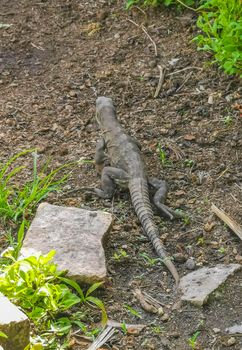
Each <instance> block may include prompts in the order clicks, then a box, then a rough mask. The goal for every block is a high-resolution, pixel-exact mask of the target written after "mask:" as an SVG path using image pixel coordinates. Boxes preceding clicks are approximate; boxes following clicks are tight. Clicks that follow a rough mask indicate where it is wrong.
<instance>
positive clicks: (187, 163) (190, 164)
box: [184, 159, 195, 168]
mask: <svg viewBox="0 0 242 350" xmlns="http://www.w3.org/2000/svg"><path fill="white" fill-rule="evenodd" d="M194 164H195V162H194V160H192V159H185V160H184V166H185V167H187V168H192V167H193V166H194Z"/></svg>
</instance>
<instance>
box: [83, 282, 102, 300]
mask: <svg viewBox="0 0 242 350" xmlns="http://www.w3.org/2000/svg"><path fill="white" fill-rule="evenodd" d="M102 285H103V282H97V283H94V284H93V285H91V287H90V288H89V289H88V290H87V292H86V297H87V296H88V295H90V294H92V293H93V292H94V291H95V290H96V289H97V288H99V287H100V286H102Z"/></svg>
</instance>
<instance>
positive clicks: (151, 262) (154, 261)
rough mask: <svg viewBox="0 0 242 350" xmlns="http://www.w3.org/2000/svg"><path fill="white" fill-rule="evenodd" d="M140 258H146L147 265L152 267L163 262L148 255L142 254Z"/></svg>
mask: <svg viewBox="0 0 242 350" xmlns="http://www.w3.org/2000/svg"><path fill="white" fill-rule="evenodd" d="M140 256H142V258H144V260H145V262H146V264H147V265H148V266H150V267H151V266H155V265H156V264H157V263H159V262H161V261H162V260H161V259H160V258H155V259H153V258H151V257H149V255H148V254H146V253H140Z"/></svg>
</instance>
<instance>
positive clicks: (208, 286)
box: [179, 264, 242, 306]
mask: <svg viewBox="0 0 242 350" xmlns="http://www.w3.org/2000/svg"><path fill="white" fill-rule="evenodd" d="M241 267H242V265H240V264H229V265H223V264H219V265H217V266H215V267H211V268H210V267H203V268H201V269H198V270H196V271H193V272H191V273H189V274H187V275H185V276H184V277H182V278H181V281H180V285H179V287H180V289H181V291H182V294H183V295H182V297H181V300H183V301H187V302H190V303H192V304H194V305H198V306H202V305H203V304H205V303H206V302H207V300H208V297H209V295H210V294H211V293H212V292H213V291H214V290H215V289H217V288H218V287H219V286H220V285H221V284H222V283H224V282H225V281H226V279H227V278H228V276H230V275H231V274H233V273H234V272H235V271H237V270H239V269H241Z"/></svg>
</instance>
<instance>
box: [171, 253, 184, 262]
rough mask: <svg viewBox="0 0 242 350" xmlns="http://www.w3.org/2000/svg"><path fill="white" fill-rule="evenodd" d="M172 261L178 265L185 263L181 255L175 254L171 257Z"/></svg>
mask: <svg viewBox="0 0 242 350" xmlns="http://www.w3.org/2000/svg"><path fill="white" fill-rule="evenodd" d="M173 258H174V261H175V262H178V263H184V262H185V261H186V257H185V255H184V254H182V253H176V254H174V255H173Z"/></svg>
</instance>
